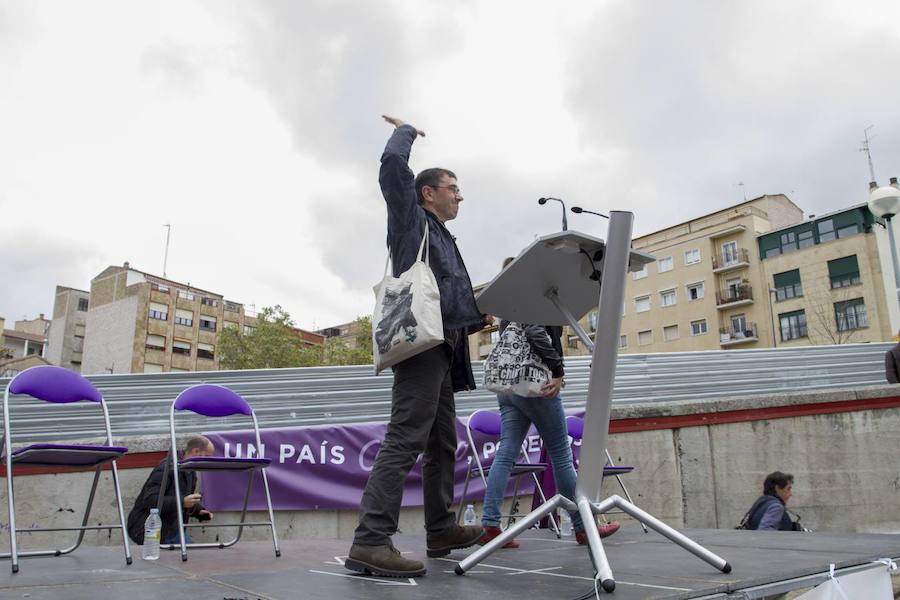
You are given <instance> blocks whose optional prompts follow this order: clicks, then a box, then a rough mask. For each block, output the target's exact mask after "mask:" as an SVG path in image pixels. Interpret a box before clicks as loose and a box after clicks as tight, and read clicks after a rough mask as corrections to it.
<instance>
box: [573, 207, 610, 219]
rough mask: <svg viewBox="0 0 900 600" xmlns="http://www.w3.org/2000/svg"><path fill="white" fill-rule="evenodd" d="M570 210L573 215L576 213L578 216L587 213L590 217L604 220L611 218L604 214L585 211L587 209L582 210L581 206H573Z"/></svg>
mask: <svg viewBox="0 0 900 600" xmlns="http://www.w3.org/2000/svg"><path fill="white" fill-rule="evenodd" d="M570 210H571V211H572V212H573V213H575V214H576V215H577V214H581V213H587V214H589V215H597V216H598V217H603V218H604V219H608V218H609V216H607V215H604V214H603V213H598V212H594V211H592V210H585V209H583V208H581V207H580V206H573V207H572V208H571V209H570Z"/></svg>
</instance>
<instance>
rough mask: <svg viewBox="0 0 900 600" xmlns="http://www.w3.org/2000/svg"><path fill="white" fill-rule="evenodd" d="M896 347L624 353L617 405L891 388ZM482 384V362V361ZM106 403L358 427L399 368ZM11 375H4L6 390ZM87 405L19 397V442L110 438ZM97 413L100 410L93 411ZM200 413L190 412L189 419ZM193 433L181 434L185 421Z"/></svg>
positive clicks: (157, 385) (571, 366) (118, 394)
mask: <svg viewBox="0 0 900 600" xmlns="http://www.w3.org/2000/svg"><path fill="white" fill-rule="evenodd" d="M890 347H891V344H847V345H840V346H808V347H800V348H777V349H771V348H769V349H761V350H728V351H711V352H668V353H659V354H623V355H621V356H619V362H618V369H617V374H616V386H615V392H614V396H613V399H614V401H615V402H662V401H666V400H696V399H702V398H726V397H729V396H737V395H746V394H766V393H773V392H785V391H790V390H812V389H823V388H836V387H853V386H864V385H872V384H878V383H884V381H885V379H884V353H885V351H887V349H888V348H890ZM589 366H590V358H589V357H570V358H567V359H566V373H567V374H566V387H565V389H564V390H563V399H564V400H565V402H566V406H567V407H568V408H577V407H580V406H583V405H584V402H585V397H586V394H587V385H588V369H589ZM474 368H475V378H476V381H480V380H481V372H482V363H474ZM88 379H90V380H91V381H92V382H93V383H94V384H95V385H96V386H97V387H98V388H99V389H100V391H101V392H102V393H103V396H104V398H105V399H106V401H107V403H108V406H109V411H110V419H111V423H112V428H113V434H114V435H115V436H116V437H119V436H133V435H145V434H147V435H150V434H159V433H165V432H167V431H168V414H169V406H170V404H171V403H172V400H173V399H174V398H175V396H176V395H177V394H178V393H179V392H180V391H181V390H183V389H185V388H186V387H188V386H190V385H194V384H197V383H217V384H221V385H224V386H227V387H229V388H231V389H233V390H234V391H236V392H237V393H238V394H240V395H242V396H243V397H244V398H246V399H247V401H248V402H249V403H250V404H251V405H252V406H253V409H254V410H255V411H256V414H257V418H258V419H259V423H260V427H295V426H306V425H321V424H339V423H354V422H364V421H379V420H387V419H388V417H389V415H390V388H391V381H392V376H391V374H390V372H388V373H383V374H382V375H380V376H375V375H373V374H372V367H371V366H359V367H311V368H301V369H268V370H256V371H204V372H192V373H156V374H135V375H92V376H89V377H88ZM8 382H9V380H8V379H0V389H5V387H6V384H7V383H8ZM89 404H90V403H86V402H80V403H77V404H74V405H73V404H69V405H56V406H47V405H45V403H43V402H38V401H35V400H33V399H30V398H19V397H14V398H13V399H12V401H11V406H12V409H11V415H12V432H13V440H14V441H26V440H29V441H40V440H50V439H72V438H82V437H92V436H95V435H100V434H101V432H102V427H101V426H100V425H101V420H100V419H99V418H98V417H97V415H98V414H99V411H97V412H96V413H95V412H94V411H96V407H91V406H89ZM456 405H457V413H458V414H459V415H461V416H463V415H467V414H469V413H471V412H472V411H473V410H475V409H477V408H485V407H494V406H496V398H495V396H494V395H493V394H491V393H490V392H487V391H485V390H480V389H479V390H475V391H472V392H465V393H460V394H457V396H456ZM92 408H93V409H94V410H90V409H92ZM189 414H190V413H189ZM178 423H179V430H184V431H187V430H191V429H192V428H194V429H195V430H200V429H203V430H209V429H211V427H210V423H209V422H208V421H206V420H204V419H202V418H198V417H193V416H191V417H185V418H183V419H182V418H181V417H179V419H178ZM182 424H183V425H184V429H181V425H182ZM246 426H247V421H246V420H244V419H240V420H239V419H235V418H227V419H219V420H217V421H215V427H214V428H215V429H217V430H224V429H231V428H245V427H246Z"/></svg>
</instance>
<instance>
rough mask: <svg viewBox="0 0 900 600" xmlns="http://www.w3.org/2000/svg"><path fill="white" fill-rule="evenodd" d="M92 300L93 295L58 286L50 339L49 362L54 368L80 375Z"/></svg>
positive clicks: (48, 339) (48, 340)
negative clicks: (88, 314) (61, 368)
mask: <svg viewBox="0 0 900 600" xmlns="http://www.w3.org/2000/svg"><path fill="white" fill-rule="evenodd" d="M90 298H91V294H90V292H87V291H84V290H78V289H75V288H70V287H65V286H61V285H58V286H56V293H55V295H54V301H53V314H52V320H51V321H50V332H49V334H48V336H47V356H46V358H47V360H49V361H50V363H51V364H54V365H57V366H60V367H65V368H67V369H71V370H73V371H75V372H76V373H78V372H81V362H82V355H83V352H84V335H85V330H86V327H87V313H88V308H89V307H90Z"/></svg>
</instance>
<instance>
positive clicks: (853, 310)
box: [834, 298, 869, 331]
mask: <svg viewBox="0 0 900 600" xmlns="http://www.w3.org/2000/svg"><path fill="white" fill-rule="evenodd" d="M834 320H835V322H836V323H837V328H838V331H849V330H851V329H860V328H862V327H868V326H869V319H868V317H867V316H866V303H865V302H864V301H863V299H862V298H855V299H853V300H847V301H846V302H835V303H834Z"/></svg>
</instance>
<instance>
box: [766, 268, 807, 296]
mask: <svg viewBox="0 0 900 600" xmlns="http://www.w3.org/2000/svg"><path fill="white" fill-rule="evenodd" d="M773 281H774V283H775V300H777V301H779V302H780V301H782V300H790V299H791V298H799V297H800V296H802V295H803V286H802V285H801V284H800V269H794V270H793V271H785V272H784V273H776V274H775V277H774V278H773Z"/></svg>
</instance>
